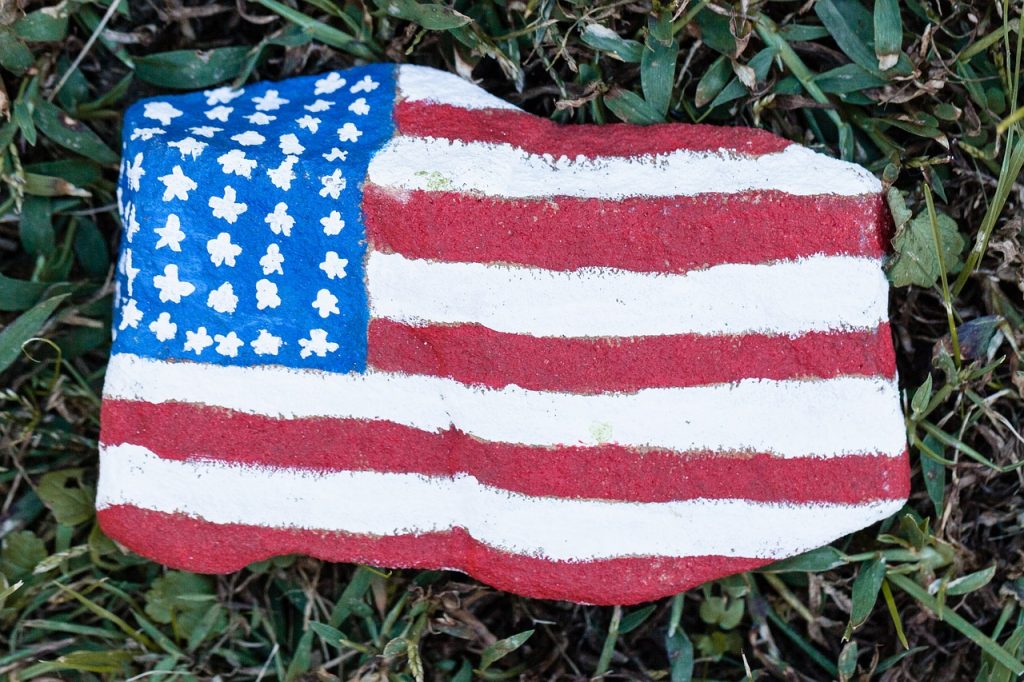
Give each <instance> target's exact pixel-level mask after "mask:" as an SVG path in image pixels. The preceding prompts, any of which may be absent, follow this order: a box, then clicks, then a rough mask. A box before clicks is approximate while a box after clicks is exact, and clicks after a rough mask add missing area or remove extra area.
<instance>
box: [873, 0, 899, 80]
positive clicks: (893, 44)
mask: <svg viewBox="0 0 1024 682" xmlns="http://www.w3.org/2000/svg"><path fill="white" fill-rule="evenodd" d="M874 19H875V22H874V23H875V56H876V57H878V68H879V69H881V70H882V71H886V70H888V69H891V68H892V67H894V66H896V63H897V62H898V61H899V59H900V50H901V49H902V48H903V20H902V19H901V18H900V2H899V0H875V17H874Z"/></svg>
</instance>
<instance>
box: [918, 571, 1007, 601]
mask: <svg viewBox="0 0 1024 682" xmlns="http://www.w3.org/2000/svg"><path fill="white" fill-rule="evenodd" d="M995 575H996V566H995V564H993V565H992V566H989V567H988V568H986V569H982V570H980V571H976V572H974V573H968V574H967V575H964V576H961V577H959V578H957V579H955V580H950V581H949V582H948V583H946V594H947V595H950V596H953V597H958V596H960V595H964V594H970V593H971V592H974V591H975V590H980V589H981V588H983V587H985V585H988V584H989V583H990V582H992V578H994V577H995ZM930 591H931V590H929V592H930Z"/></svg>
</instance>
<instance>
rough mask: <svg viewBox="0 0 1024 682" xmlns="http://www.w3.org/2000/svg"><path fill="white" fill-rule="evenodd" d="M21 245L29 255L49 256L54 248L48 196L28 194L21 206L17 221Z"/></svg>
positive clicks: (51, 211) (51, 214) (51, 210)
mask: <svg viewBox="0 0 1024 682" xmlns="http://www.w3.org/2000/svg"><path fill="white" fill-rule="evenodd" d="M18 234H19V236H20V238H21V245H22V246H23V247H25V251H27V252H28V253H29V255H31V256H49V255H50V254H52V253H53V251H54V249H55V248H56V236H55V233H54V230H53V205H52V204H51V202H50V200H49V199H48V198H44V197H35V196H30V197H26V198H25V203H24V204H23V205H22V207H21V220H20V221H19V223H18Z"/></svg>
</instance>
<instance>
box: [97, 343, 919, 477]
mask: <svg viewBox="0 0 1024 682" xmlns="http://www.w3.org/2000/svg"><path fill="white" fill-rule="evenodd" d="M321 331H322V330H321ZM300 343H302V341H301V340H300ZM303 357H306V356H303ZM104 397H106V398H115V399H124V400H141V401H146V402H150V403H164V402H171V401H176V402H188V403H199V404H205V405H211V406H217V407H225V408H229V409H232V410H237V411H240V412H246V413H250V414H262V415H268V416H272V417H275V418H285V419H287V418H302V417H335V418H350V419H370V420H385V421H390V422H395V423H398V424H404V425H406V426H410V427H413V428H416V429H420V430H423V431H428V432H440V431H444V430H447V429H449V428H451V427H454V428H457V429H459V430H461V431H463V432H465V433H468V434H470V435H472V436H475V437H477V438H480V439H482V440H486V441H493V442H506V443H523V444H526V445H534V446H554V445H587V446H594V445H600V444H604V443H616V444H620V445H624V446H634V447H658V448H667V449H671V450H676V451H703V450H711V451H720V452H726V451H730V452H731V451H740V450H749V451H754V452H767V453H774V454H776V455H778V456H780V457H823V458H826V457H834V456H837V455H844V454H849V455H858V454H874V453H879V454H886V455H890V456H894V457H897V456H902V454H903V451H904V448H905V447H906V437H905V433H904V424H903V413H902V411H901V409H900V402H899V392H898V389H897V387H896V384H895V382H894V381H892V380H889V379H885V378H882V377H854V376H845V377H839V378H835V379H828V380H813V381H769V380H762V379H746V380H744V381H740V382H737V383H733V384H715V385H710V386H696V387H689V388H651V389H643V390H641V391H637V392H635V393H603V394H596V395H578V394H569V393H560V392H555V391H531V390H526V389H523V388H520V387H518V386H509V387H506V388H503V389H488V388H482V387H476V386H469V385H466V384H462V383H459V382H457V381H454V380H452V379H448V378H442V377H433V376H423V375H409V374H398V373H385V372H375V371H369V372H367V373H365V374H357V373H354V372H353V373H349V374H331V373H327V372H320V371H313V370H295V369H290V368H287V367H281V366H272V365H263V366H254V367H230V366H217V365H208V364H203V363H193V362H184V361H174V362H164V361H160V360H152V359H144V358H140V357H138V356H135V355H129V354H124V353H121V354H116V355H114V356H113V357H112V358H111V360H110V365H109V367H108V368H107V378H106V384H105V386H104Z"/></svg>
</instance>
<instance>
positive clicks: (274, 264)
mask: <svg viewBox="0 0 1024 682" xmlns="http://www.w3.org/2000/svg"><path fill="white" fill-rule="evenodd" d="M282 263H284V256H283V255H281V247H279V246H278V245H277V244H271V245H270V246H268V247H267V253H266V255H264V256H263V257H262V258H260V267H261V268H263V274H264V275H270V274H272V273H275V272H276V273H277V274H279V275H283V274H284V270H283V269H282V268H281V264H282Z"/></svg>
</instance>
